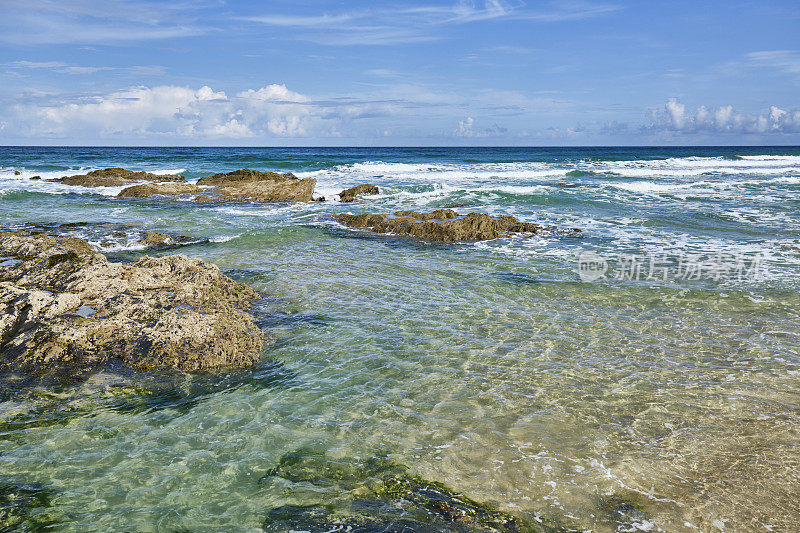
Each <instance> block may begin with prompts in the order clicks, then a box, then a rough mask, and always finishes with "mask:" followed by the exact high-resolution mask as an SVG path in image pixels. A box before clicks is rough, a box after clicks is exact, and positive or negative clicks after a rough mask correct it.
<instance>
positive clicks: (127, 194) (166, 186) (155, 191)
mask: <svg viewBox="0 0 800 533" xmlns="http://www.w3.org/2000/svg"><path fill="white" fill-rule="evenodd" d="M201 192H203V189H201V188H200V187H198V186H197V185H195V184H193V183H183V182H166V183H142V184H141V185H131V186H130V187H126V188H124V189H122V191H120V193H119V194H118V195H117V197H118V198H147V197H149V196H159V195H166V196H177V195H181V194H199V193H201Z"/></svg>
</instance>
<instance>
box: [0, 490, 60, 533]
mask: <svg viewBox="0 0 800 533" xmlns="http://www.w3.org/2000/svg"><path fill="white" fill-rule="evenodd" d="M49 507H50V491H48V490H47V489H45V488H44V487H42V486H41V485H39V484H36V483H28V484H22V485H16V484H13V483H3V482H2V481H1V480H0V533H6V532H11V531H15V532H28V531H29V532H40V531H53V530H54V529H55V526H56V525H57V524H58V522H57V521H56V520H55V519H53V518H52V517H51V516H49V513H48V512H47V509H48V508H49Z"/></svg>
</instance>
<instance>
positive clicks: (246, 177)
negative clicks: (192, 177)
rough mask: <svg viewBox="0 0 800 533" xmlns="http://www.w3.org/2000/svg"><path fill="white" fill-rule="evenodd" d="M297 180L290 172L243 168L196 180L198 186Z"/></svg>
mask: <svg viewBox="0 0 800 533" xmlns="http://www.w3.org/2000/svg"><path fill="white" fill-rule="evenodd" d="M298 179H299V178H298V177H297V176H295V175H294V174H292V173H291V172H286V173H283V174H280V173H278V172H259V171H258V170H250V169H249V168H243V169H241V170H234V171H233V172H220V173H218V174H212V175H211V176H204V177H202V178H200V179H199V180H197V184H198V185H226V186H227V185H234V186H235V185H239V184H242V183H253V182H259V181H276V182H281V181H289V180H298Z"/></svg>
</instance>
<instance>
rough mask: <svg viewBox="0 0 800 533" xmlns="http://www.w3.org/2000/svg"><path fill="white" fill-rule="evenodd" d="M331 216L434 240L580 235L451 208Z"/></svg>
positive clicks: (377, 230) (368, 227)
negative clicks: (529, 235) (532, 235)
mask: <svg viewBox="0 0 800 533" xmlns="http://www.w3.org/2000/svg"><path fill="white" fill-rule="evenodd" d="M330 216H331V217H332V218H333V219H335V220H337V221H338V222H340V223H342V224H344V225H345V226H347V227H349V228H363V229H366V230H369V231H372V232H375V233H393V234H402V235H410V236H412V237H416V238H419V239H423V240H426V241H433V242H462V241H484V240H490V239H498V238H500V237H507V236H509V235H514V234H519V233H528V234H537V233H543V232H547V233H559V234H562V235H578V234H580V230H579V229H568V230H559V229H557V228H554V227H551V226H542V225H540V224H534V223H531V222H520V221H519V220H517V219H516V218H514V217H512V216H500V217H492V216H490V215H487V214H485V213H469V214H467V215H459V214H458V213H456V212H455V211H453V210H452V209H437V210H436V211H433V212H432V213H417V212H416V211H397V212H396V213H394V215H382V214H369V213H364V214H360V215H351V214H348V213H342V214H336V215H330Z"/></svg>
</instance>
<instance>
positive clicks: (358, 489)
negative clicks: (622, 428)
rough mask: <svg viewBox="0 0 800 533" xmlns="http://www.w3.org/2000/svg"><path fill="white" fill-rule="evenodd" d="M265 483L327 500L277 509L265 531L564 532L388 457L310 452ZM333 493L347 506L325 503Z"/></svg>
mask: <svg viewBox="0 0 800 533" xmlns="http://www.w3.org/2000/svg"><path fill="white" fill-rule="evenodd" d="M260 482H261V483H270V482H273V483H285V482H290V483H294V484H305V485H312V486H314V487H316V489H315V490H314V491H313V492H314V493H315V494H319V495H320V498H319V499H320V500H321V501H319V502H317V503H313V504H311V505H283V506H280V507H277V508H274V509H271V510H270V511H268V513H267V516H266V519H265V522H264V529H265V531H287V530H298V531H310V532H322V531H349V532H351V533H367V532H381V531H392V532H395V531H432V532H436V531H441V532H445V531H448V532H450V531H457V532H465V533H466V532H477V531H494V532H507V533H514V532H537V533H538V532H555V531H561V529H559V528H558V527H556V526H551V525H548V524H539V523H535V522H529V521H525V520H523V519H521V518H518V517H515V516H513V515H510V514H508V513H505V512H502V511H499V510H497V509H495V508H493V507H492V506H490V505H487V504H483V503H480V502H477V501H475V500H472V499H470V498H467V497H466V496H463V495H461V494H459V493H457V492H455V491H453V490H451V489H449V488H448V487H447V486H445V485H443V484H442V483H439V482H436V481H428V480H426V479H423V478H421V477H419V476H416V475H413V474H411V473H409V472H408V471H407V469H406V468H405V467H403V466H402V465H398V464H397V463H394V462H392V461H391V460H389V459H387V458H385V457H372V458H370V459H367V460H355V459H334V458H330V457H327V456H326V455H325V454H324V453H322V452H317V451H315V450H313V449H305V448H304V449H300V450H297V451H295V452H291V453H287V454H285V455H284V456H283V457H281V459H280V460H279V461H278V464H277V465H276V466H275V467H274V468H272V469H271V470H269V471H268V472H267V473H266V475H265V476H264V477H263V478H261V481H260ZM325 489H327V490H325ZM331 493H335V494H346V495H348V496H347V497H345V500H344V501H325V498H324V496H322V495H324V494H331ZM348 498H349V499H348Z"/></svg>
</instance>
